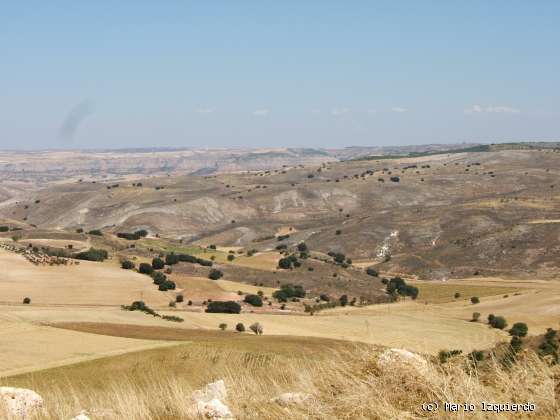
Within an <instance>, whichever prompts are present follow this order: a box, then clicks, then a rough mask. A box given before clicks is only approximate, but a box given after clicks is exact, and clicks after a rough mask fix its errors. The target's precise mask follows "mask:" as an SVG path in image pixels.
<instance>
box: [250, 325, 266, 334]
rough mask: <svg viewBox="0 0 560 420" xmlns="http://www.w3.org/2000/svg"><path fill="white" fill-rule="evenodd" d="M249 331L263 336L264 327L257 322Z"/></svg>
mask: <svg viewBox="0 0 560 420" xmlns="http://www.w3.org/2000/svg"><path fill="white" fill-rule="evenodd" d="M249 329H250V330H251V331H253V332H254V333H255V334H256V335H262V333H263V326H262V325H261V324H259V323H258V322H255V323H254V324H251V325H250V326H249Z"/></svg>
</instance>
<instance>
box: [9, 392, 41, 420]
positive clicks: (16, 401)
mask: <svg viewBox="0 0 560 420" xmlns="http://www.w3.org/2000/svg"><path fill="white" fill-rule="evenodd" d="M0 405H3V406H4V407H5V409H6V410H7V412H8V413H9V414H10V415H11V416H13V417H15V418H19V419H28V418H32V417H33V416H34V415H36V414H37V413H38V412H39V411H40V410H41V408H42V407H43V398H41V396H40V395H39V394H37V393H36V392H35V391H32V390H30V389H24V388H12V387H8V386H3V387H0Z"/></svg>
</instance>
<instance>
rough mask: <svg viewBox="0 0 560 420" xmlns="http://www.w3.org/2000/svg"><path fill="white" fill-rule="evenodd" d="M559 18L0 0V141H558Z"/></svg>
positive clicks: (364, 7) (274, 5)
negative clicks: (2, 0)
mask: <svg viewBox="0 0 560 420" xmlns="http://www.w3.org/2000/svg"><path fill="white" fill-rule="evenodd" d="M47 3H50V4H47ZM559 22H560V1H556V0H551V1H546V0H540V1H530V0H527V1H515V0H507V1H497V0H496V1H488V0H481V1H444V0H441V1H419V0H414V1H412V0H411V1H397V0H391V1H373V0H371V1H357V0H345V1H342V0H341V1H327V0H320V1H311V0H307V1H306V0H297V1H289V0H277V1H263V0H261V1H241V0H236V1H234V0H224V1H206V0H205V1H202V0H201V1H198V2H194V1H192V2H191V1H171V0H165V1H140V0H135V1H125V0H119V1H101V0H96V1H67V2H65V1H55V2H46V1H44V0H39V1H26V0H22V1H11V2H8V1H5V2H1V3H0V147H1V148H47V147H48V148H54V147H132V146H188V147H191V146H192V147H200V146H208V147H222V146H228V147H232V146H236V147H237V146H274V145H287V146H349V145H390V144H412V143H429V142H438V143H442V142H458V141H505V140H523V139H542V140H553V139H559V138H560V135H559V128H560V24H559Z"/></svg>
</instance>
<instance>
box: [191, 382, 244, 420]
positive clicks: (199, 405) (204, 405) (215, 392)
mask: <svg viewBox="0 0 560 420" xmlns="http://www.w3.org/2000/svg"><path fill="white" fill-rule="evenodd" d="M192 399H193V400H194V401H195V404H196V407H195V408H196V412H197V414H198V415H199V416H202V417H204V418H207V419H216V420H217V419H233V418H234V417H233V414H232V413H231V410H230V409H229V407H228V406H227V405H225V404H224V403H223V402H222V400H225V399H227V389H226V385H225V383H224V381H223V380H219V381H216V382H212V383H210V384H208V385H206V386H205V387H204V388H203V389H198V390H196V391H194V392H193V393H192Z"/></svg>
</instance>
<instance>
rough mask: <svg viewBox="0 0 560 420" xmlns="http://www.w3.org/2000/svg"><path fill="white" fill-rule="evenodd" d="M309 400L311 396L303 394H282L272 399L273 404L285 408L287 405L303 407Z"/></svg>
mask: <svg viewBox="0 0 560 420" xmlns="http://www.w3.org/2000/svg"><path fill="white" fill-rule="evenodd" d="M310 398H311V394H306V393H305V392H284V393H283V394H280V395H278V396H277V397H274V398H273V399H272V401H273V402H275V403H277V404H279V405H283V406H287V405H303V404H305V402H306V401H307V400H309V399H310Z"/></svg>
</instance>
